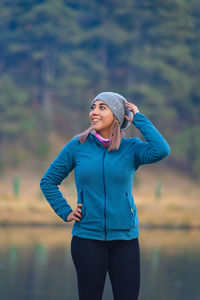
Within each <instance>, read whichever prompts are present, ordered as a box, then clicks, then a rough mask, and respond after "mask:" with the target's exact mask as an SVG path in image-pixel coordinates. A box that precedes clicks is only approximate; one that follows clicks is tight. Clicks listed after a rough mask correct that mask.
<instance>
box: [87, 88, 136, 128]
mask: <svg viewBox="0 0 200 300" xmlns="http://www.w3.org/2000/svg"><path fill="white" fill-rule="evenodd" d="M96 100H101V101H103V102H105V104H107V105H108V106H109V108H110V110H111V111H112V113H113V115H114V116H115V117H116V118H117V120H118V121H119V123H120V128H121V129H125V128H127V127H128V126H129V125H130V122H129V121H128V120H126V119H125V117H124V116H125V115H127V116H129V117H130V118H131V117H133V113H132V112H130V111H129V109H128V107H127V106H125V103H126V102H127V100H126V99H125V98H124V97H123V96H121V95H120V94H118V93H113V92H103V93H100V94H98V95H97V96H96V97H95V98H94V99H93V101H92V104H93V103H94V102H95V101H96Z"/></svg>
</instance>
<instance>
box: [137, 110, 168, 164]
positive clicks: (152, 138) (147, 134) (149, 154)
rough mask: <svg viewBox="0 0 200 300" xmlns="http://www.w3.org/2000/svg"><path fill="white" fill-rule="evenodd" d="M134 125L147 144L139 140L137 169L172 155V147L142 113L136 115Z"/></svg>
mask: <svg viewBox="0 0 200 300" xmlns="http://www.w3.org/2000/svg"><path fill="white" fill-rule="evenodd" d="M133 124H134V125H135V126H136V127H137V128H138V129H139V130H140V132H141V133H142V135H143V136H144V138H145V140H146V141H145V142H143V141H142V140H140V139H139V138H137V142H136V143H135V146H134V150H135V166H136V169H137V168H138V167H139V166H140V165H142V164H149V163H154V162H157V161H159V160H161V159H163V158H165V157H166V156H168V155H169V153H170V147H169V145H168V143H167V142H166V140H165V139H164V138H163V136H162V135H161V134H160V133H159V132H158V130H157V129H156V128H155V127H154V125H153V124H152V123H151V121H150V120H149V119H148V118H147V117H146V116H145V115H143V114H142V113H139V112H138V113H136V114H135V116H134V118H133Z"/></svg>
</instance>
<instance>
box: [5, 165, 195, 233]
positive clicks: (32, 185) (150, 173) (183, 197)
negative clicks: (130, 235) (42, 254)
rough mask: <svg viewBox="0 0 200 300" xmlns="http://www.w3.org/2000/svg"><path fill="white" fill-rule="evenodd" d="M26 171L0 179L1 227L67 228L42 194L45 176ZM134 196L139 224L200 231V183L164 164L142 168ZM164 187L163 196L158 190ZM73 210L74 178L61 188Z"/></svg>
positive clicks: (74, 196) (139, 171)
mask: <svg viewBox="0 0 200 300" xmlns="http://www.w3.org/2000/svg"><path fill="white" fill-rule="evenodd" d="M29 173H30V172H28V174H27V171H24V170H18V171H12V170H10V171H7V173H6V175H5V177H4V178H1V180H0V224H13V225H14V224H18V225H27V224H45V225H46V224H47V225H51V224H52V225H53V224H58V225H65V224H66V223H64V222H63V221H62V220H61V219H60V218H59V217H57V216H56V214H55V213H54V212H53V210H52V209H51V208H50V206H49V204H48V203H47V201H46V200H45V199H44V197H43V196H42V195H41V191H40V188H39V181H40V178H41V176H42V174H43V172H42V173H41V174H29ZM14 176H19V177H20V178H21V186H20V194H19V196H18V197H15V196H14V195H13V186H12V178H13V177H14ZM137 182H138V183H137V185H136V184H134V186H133V195H134V198H135V202H136V205H137V208H138V215H139V219H140V224H144V225H148V226H156V227H171V226H172V227H190V228H200V188H199V184H198V183H197V182H194V180H192V179H190V178H188V177H187V176H186V175H184V174H181V173H180V172H177V171H174V170H171V169H168V168H166V167H164V166H163V164H162V163H158V164H156V165H148V166H143V167H141V168H140V169H139V170H138V171H137ZM159 184H160V186H161V190H160V192H161V196H160V198H157V197H156V189H157V188H158V185H159ZM61 191H62V192H63V195H64V196H65V197H66V198H67V199H68V201H69V204H70V205H71V206H72V208H75V206H76V190H75V186H74V182H73V180H72V176H70V177H69V178H68V179H67V180H65V181H64V184H63V185H62V186H61Z"/></svg>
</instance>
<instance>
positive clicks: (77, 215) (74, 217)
mask: <svg viewBox="0 0 200 300" xmlns="http://www.w3.org/2000/svg"><path fill="white" fill-rule="evenodd" d="M81 206H82V204H81V203H79V204H78V205H77V207H76V209H75V210H73V211H72V212H70V214H69V215H68V216H67V222H71V221H73V220H75V221H78V222H80V219H82V215H81Z"/></svg>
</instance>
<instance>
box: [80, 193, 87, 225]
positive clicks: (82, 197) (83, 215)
mask: <svg viewBox="0 0 200 300" xmlns="http://www.w3.org/2000/svg"><path fill="white" fill-rule="evenodd" d="M80 201H81V204H82V207H81V215H82V219H83V218H84V217H85V214H86V212H85V203H84V195H83V191H81V193H80ZM82 219H81V220H82Z"/></svg>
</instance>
